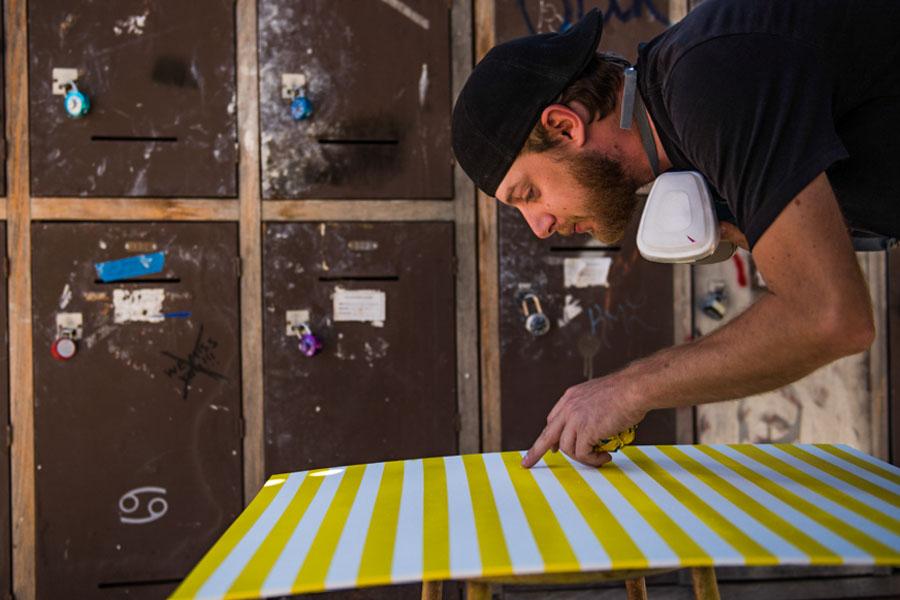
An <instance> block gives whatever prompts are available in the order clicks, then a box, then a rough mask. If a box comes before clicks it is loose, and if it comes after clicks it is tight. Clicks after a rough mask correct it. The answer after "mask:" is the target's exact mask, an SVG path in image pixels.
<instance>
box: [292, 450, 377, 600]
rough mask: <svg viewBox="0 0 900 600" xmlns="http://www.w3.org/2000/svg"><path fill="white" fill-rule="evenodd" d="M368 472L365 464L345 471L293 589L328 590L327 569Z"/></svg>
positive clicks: (307, 590) (305, 590)
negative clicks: (326, 584)
mask: <svg viewBox="0 0 900 600" xmlns="http://www.w3.org/2000/svg"><path fill="white" fill-rule="evenodd" d="M365 471H366V466H365V465H356V466H353V467H348V468H347V470H346V471H345V472H344V476H343V478H342V479H341V483H340V485H339V486H338V489H337V492H335V495H334V499H333V500H332V501H331V505H330V506H329V507H328V512H327V513H325V517H324V518H323V519H322V524H321V525H320V526H319V531H318V533H316V537H315V539H314V540H313V543H312V545H311V546H310V548H309V553H308V554H307V555H306V560H304V561H303V566H302V567H301V568H300V572H299V573H297V578H296V579H295V580H294V585H293V587H292V588H291V589H293V590H295V591H299V590H300V589H302V590H303V591H304V592H317V591H321V590H324V589H325V578H326V577H327V575H328V569H329V567H330V566H331V561H332V559H333V558H334V553H335V550H336V549H337V545H338V542H339V541H340V539H341V534H342V533H343V532H344V525H346V523H347V516H348V515H349V514H350V509H351V508H353V501H354V500H356V494H357V493H358V492H359V486H360V483H361V482H362V478H363V473H365Z"/></svg>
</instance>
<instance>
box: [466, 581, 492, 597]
mask: <svg viewBox="0 0 900 600" xmlns="http://www.w3.org/2000/svg"><path fill="white" fill-rule="evenodd" d="M466 600H491V584H489V583H483V582H481V581H467V582H466Z"/></svg>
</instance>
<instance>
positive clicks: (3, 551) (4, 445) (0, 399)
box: [0, 223, 12, 598]
mask: <svg viewBox="0 0 900 600" xmlns="http://www.w3.org/2000/svg"><path fill="white" fill-rule="evenodd" d="M0 248H2V251H0V252H2V254H0V256H3V257H5V256H6V224H5V223H3V224H0ZM3 262H4V263H5V260H4V261H3ZM6 285H7V275H6V269H5V268H4V269H3V281H2V284H0V598H12V519H11V506H10V501H11V499H12V485H11V484H12V481H11V480H10V442H11V441H12V439H11V434H12V430H11V429H10V425H9V360H8V353H9V328H8V320H9V319H8V316H7V308H6V307H7V303H6V300H7V293H6Z"/></svg>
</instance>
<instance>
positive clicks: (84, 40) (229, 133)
mask: <svg viewBox="0 0 900 600" xmlns="http://www.w3.org/2000/svg"><path fill="white" fill-rule="evenodd" d="M28 28H29V31H28V33H29V35H28V44H29V56H30V60H29V65H30V71H29V94H30V113H29V114H30V121H31V191H32V194H34V195H36V196H166V197H192V196H204V197H227V196H234V195H235V190H236V181H237V146H236V144H237V135H236V124H235V123H236V122H235V35H234V0H192V1H190V2H184V1H182V0H152V1H151V0H119V1H117V2H113V3H110V2H102V1H99V0H93V1H91V0H89V1H87V2H77V3H72V2H65V1H62V0H30V1H29V2H28ZM74 72H77V80H76V86H77V88H78V90H79V91H80V92H82V93H84V94H85V95H86V96H87V98H88V100H89V102H90V109H89V112H88V113H87V114H86V115H84V116H82V117H81V118H71V117H69V116H68V114H67V112H66V108H65V106H66V105H65V92H66V88H65V86H64V85H63V84H64V83H65V82H66V81H69V80H70V79H71V77H72V74H73V73H74ZM54 79H55V80H56V84H54Z"/></svg>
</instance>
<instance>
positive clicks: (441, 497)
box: [422, 458, 450, 579]
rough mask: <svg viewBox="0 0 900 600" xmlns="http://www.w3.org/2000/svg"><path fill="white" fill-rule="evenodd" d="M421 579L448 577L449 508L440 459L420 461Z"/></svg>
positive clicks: (445, 479)
mask: <svg viewBox="0 0 900 600" xmlns="http://www.w3.org/2000/svg"><path fill="white" fill-rule="evenodd" d="M422 471H423V478H424V488H425V493H424V498H423V507H422V513H423V515H422V519H423V523H422V538H423V539H422V563H423V574H422V577H423V579H449V578H450V509H449V507H448V504H447V471H445V470H444V459H443V458H426V459H425V460H423V461H422Z"/></svg>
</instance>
